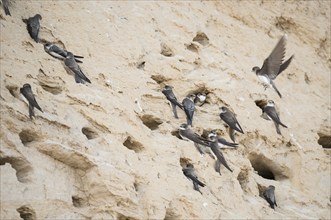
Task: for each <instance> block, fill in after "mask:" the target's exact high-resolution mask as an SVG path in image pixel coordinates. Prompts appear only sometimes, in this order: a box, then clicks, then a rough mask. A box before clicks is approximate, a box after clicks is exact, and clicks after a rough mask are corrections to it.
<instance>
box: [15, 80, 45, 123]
mask: <svg viewBox="0 0 331 220" xmlns="http://www.w3.org/2000/svg"><path fill="white" fill-rule="evenodd" d="M20 92H21V93H22V95H23V96H24V98H26V100H27V101H28V102H29V116H30V118H31V119H32V117H35V114H34V110H33V108H34V107H36V108H37V109H38V110H39V111H41V112H43V110H41V108H40V106H39V105H38V103H37V101H36V99H35V97H34V95H33V93H32V90H31V86H30V84H28V83H25V84H24V85H23V87H22V88H20Z"/></svg>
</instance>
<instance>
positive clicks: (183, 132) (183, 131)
mask: <svg viewBox="0 0 331 220" xmlns="http://www.w3.org/2000/svg"><path fill="white" fill-rule="evenodd" d="M179 136H180V137H181V138H182V139H183V140H186V141H191V142H193V143H194V146H195V147H196V148H197V150H198V151H199V153H200V154H204V153H205V152H204V150H202V149H201V148H200V146H199V145H203V146H206V147H209V143H210V141H208V140H207V139H205V138H203V137H201V136H200V135H198V134H197V133H195V132H194V131H192V130H191V129H190V128H189V127H188V125H187V124H181V125H180V126H179Z"/></svg>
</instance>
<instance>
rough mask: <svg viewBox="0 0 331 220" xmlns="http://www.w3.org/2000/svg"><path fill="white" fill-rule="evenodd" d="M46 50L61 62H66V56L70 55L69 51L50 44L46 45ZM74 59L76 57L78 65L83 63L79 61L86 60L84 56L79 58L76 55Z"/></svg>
mask: <svg viewBox="0 0 331 220" xmlns="http://www.w3.org/2000/svg"><path fill="white" fill-rule="evenodd" d="M44 50H45V51H46V52H47V53H48V54H49V55H51V56H52V57H55V58H57V59H60V60H64V59H65V58H66V56H67V55H68V51H66V50H64V49H62V48H60V47H58V46H56V45H55V44H52V43H49V42H47V43H45V44H44ZM74 57H75V61H76V62H77V63H82V61H80V60H78V59H82V58H84V57H82V56H77V55H74Z"/></svg>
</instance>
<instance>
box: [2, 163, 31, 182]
mask: <svg viewBox="0 0 331 220" xmlns="http://www.w3.org/2000/svg"><path fill="white" fill-rule="evenodd" d="M6 163H9V164H10V165H11V167H12V168H13V169H15V171H16V177H17V180H18V181H19V182H21V183H27V182H30V176H31V173H32V167H31V165H30V163H29V162H28V161H27V160H25V159H23V158H18V157H0V165H1V166H2V165H5V164H6Z"/></svg>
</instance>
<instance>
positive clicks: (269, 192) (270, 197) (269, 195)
mask: <svg viewBox="0 0 331 220" xmlns="http://www.w3.org/2000/svg"><path fill="white" fill-rule="evenodd" d="M263 196H264V198H265V199H266V200H267V202H268V203H269V205H270V207H271V208H273V209H275V206H278V205H277V203H276V197H275V187H274V186H273V185H270V186H269V187H268V188H267V189H266V190H265V191H264V192H263Z"/></svg>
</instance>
